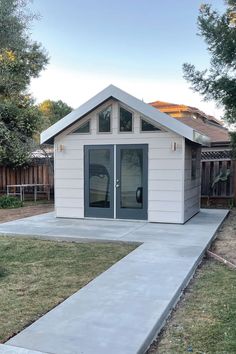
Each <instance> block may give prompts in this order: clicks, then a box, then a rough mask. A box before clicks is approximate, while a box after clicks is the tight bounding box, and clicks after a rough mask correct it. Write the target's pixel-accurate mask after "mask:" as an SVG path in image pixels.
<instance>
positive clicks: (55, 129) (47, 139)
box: [41, 85, 210, 145]
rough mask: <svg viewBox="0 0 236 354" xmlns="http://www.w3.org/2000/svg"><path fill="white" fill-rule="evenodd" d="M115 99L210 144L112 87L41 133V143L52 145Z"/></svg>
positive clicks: (176, 131) (188, 135) (175, 121)
mask: <svg viewBox="0 0 236 354" xmlns="http://www.w3.org/2000/svg"><path fill="white" fill-rule="evenodd" d="M110 98H114V99H116V100H118V101H120V102H121V103H123V104H125V105H127V106H128V107H130V108H131V109H133V110H136V111H138V112H140V114H142V115H144V116H146V117H148V118H150V119H151V120H153V122H154V123H158V124H159V125H161V126H162V127H164V128H167V129H169V130H171V131H173V132H175V133H177V134H179V135H181V136H183V137H185V138H187V139H189V140H191V141H193V142H196V143H199V144H202V145H208V144H209V143H210V139H209V137H207V136H205V135H204V134H202V133H201V132H198V131H197V130H196V129H193V128H192V127H190V126H188V125H186V124H184V123H181V122H179V121H178V120H175V119H172V118H171V117H170V116H169V115H167V114H165V113H162V112H160V111H159V110H157V109H156V108H154V107H152V106H151V105H149V104H147V103H144V102H143V101H141V100H139V99H137V98H136V97H134V96H131V95H130V94H128V93H126V92H124V91H122V90H120V89H119V88H118V87H116V86H113V85H110V86H108V87H107V88H105V89H104V90H103V91H101V92H99V93H98V94H97V95H95V96H94V97H92V98H91V99H90V100H88V101H87V102H85V103H84V104H82V105H81V106H80V107H79V108H77V109H75V110H74V111H72V112H71V113H69V114H68V115H67V116H65V117H64V118H62V119H61V120H59V121H58V122H57V123H55V124H54V125H52V126H51V127H49V128H48V129H47V130H45V131H44V132H42V133H41V143H52V142H53V140H54V137H55V136H57V135H58V134H60V133H61V132H62V131H64V130H65V129H66V128H68V127H69V126H71V125H72V124H74V123H75V122H77V121H78V120H80V119H82V118H83V117H84V116H85V115H87V114H88V113H89V112H91V111H92V110H94V109H95V108H96V107H98V106H99V105H101V104H102V103H103V102H105V101H107V100H109V99H110Z"/></svg>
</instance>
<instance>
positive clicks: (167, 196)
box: [148, 190, 182, 201]
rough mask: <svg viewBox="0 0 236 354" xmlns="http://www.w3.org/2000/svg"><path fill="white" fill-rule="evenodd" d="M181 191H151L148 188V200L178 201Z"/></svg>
mask: <svg viewBox="0 0 236 354" xmlns="http://www.w3.org/2000/svg"><path fill="white" fill-rule="evenodd" d="M181 193H182V191H180V192H178V191H152V190H149V197H148V200H149V201H151V200H152V201H180V200H181V196H182V194H181Z"/></svg>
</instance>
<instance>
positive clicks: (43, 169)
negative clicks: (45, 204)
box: [0, 162, 54, 194]
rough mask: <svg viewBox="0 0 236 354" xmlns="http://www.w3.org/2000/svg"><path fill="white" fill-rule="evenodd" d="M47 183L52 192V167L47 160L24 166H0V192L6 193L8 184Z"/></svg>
mask: <svg viewBox="0 0 236 354" xmlns="http://www.w3.org/2000/svg"><path fill="white" fill-rule="evenodd" d="M36 183H37V184H48V185H50V187H51V193H53V185H54V181H53V169H52V166H50V164H48V163H47V162H39V163H34V164H33V165H31V166H24V167H17V168H12V167H5V166H0V193H1V194H3V193H6V189H7V185H9V184H36Z"/></svg>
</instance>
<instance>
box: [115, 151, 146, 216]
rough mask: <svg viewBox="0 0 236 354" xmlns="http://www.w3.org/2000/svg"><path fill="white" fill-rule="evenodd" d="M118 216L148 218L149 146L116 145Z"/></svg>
mask: <svg viewBox="0 0 236 354" xmlns="http://www.w3.org/2000/svg"><path fill="white" fill-rule="evenodd" d="M116 171H117V176H116V177H117V178H116V217H117V218H120V219H123V218H124V219H140V220H146V219H147V173H148V172H147V171H148V146H147V145H146V144H139V145H136V144H134V145H117V147H116Z"/></svg>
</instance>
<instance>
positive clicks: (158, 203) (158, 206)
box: [55, 103, 184, 222]
mask: <svg viewBox="0 0 236 354" xmlns="http://www.w3.org/2000/svg"><path fill="white" fill-rule="evenodd" d="M106 106H107V104H106V105H105V106H104V107H106ZM101 109H102V108H101V107H100V109H99V110H101ZM113 112H114V119H113V133H112V134H98V133H97V126H96V124H97V122H96V113H97V112H96V111H94V112H92V113H90V116H88V118H90V120H91V122H90V127H91V134H85V135H81V134H69V133H70V131H72V130H74V129H75V128H77V126H78V123H77V124H76V125H74V126H73V127H72V128H70V129H68V131H67V132H65V133H63V134H61V135H60V136H58V137H57V138H56V139H55V148H56V149H55V150H56V152H55V204H56V211H57V216H62V217H63V216H64V217H78V218H83V217H84V190H83V188H84V180H83V178H84V171H83V168H84V167H83V165H84V162H83V154H84V145H101V144H102V145H106V144H111V145H113V144H148V154H149V161H148V165H149V171H148V220H149V221H153V222H182V221H183V210H182V206H183V202H182V198H183V192H182V186H183V169H182V168H183V150H182V149H183V143H184V139H183V138H182V137H179V136H177V135H176V134H174V133H169V132H151V133H149V132H148V133H141V132H140V126H139V114H138V113H134V132H133V133H128V134H124V133H123V134H122V133H118V119H117V114H118V105H117V103H114V106H113ZM85 119H87V117H86V118H85ZM80 124H81V123H80ZM172 141H175V142H176V143H177V146H178V147H177V151H172V149H171V142H172ZM59 145H63V151H62V152H57V146H59ZM69 210H71V214H70V211H69ZM76 213H77V214H76ZM75 215H77V216H75Z"/></svg>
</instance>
